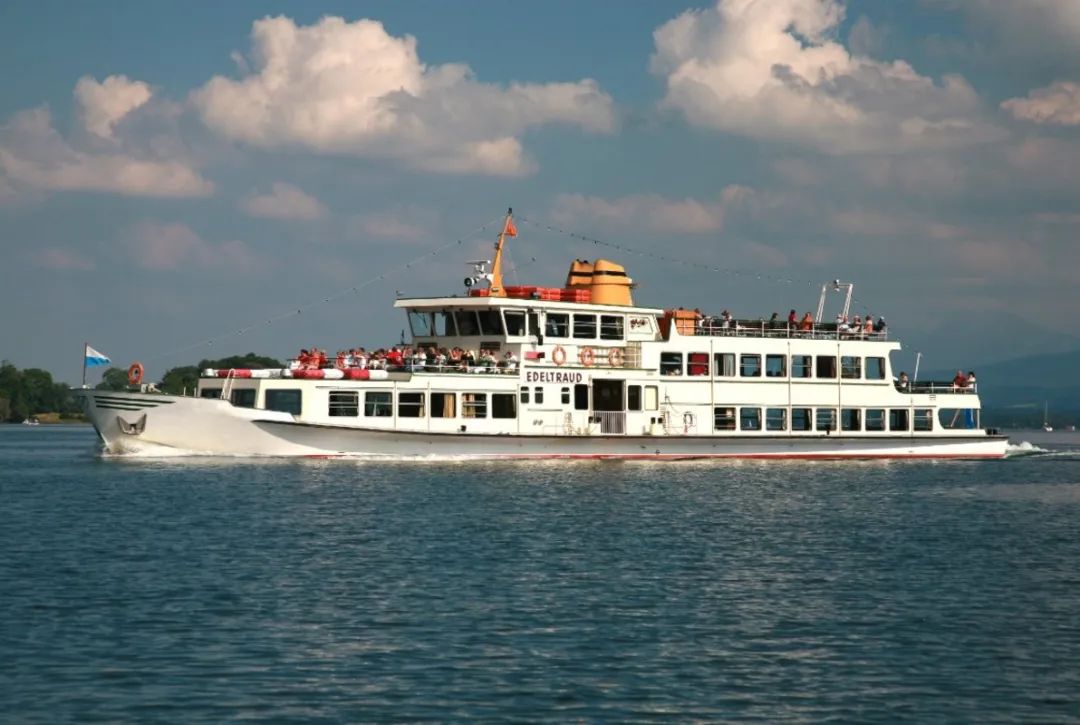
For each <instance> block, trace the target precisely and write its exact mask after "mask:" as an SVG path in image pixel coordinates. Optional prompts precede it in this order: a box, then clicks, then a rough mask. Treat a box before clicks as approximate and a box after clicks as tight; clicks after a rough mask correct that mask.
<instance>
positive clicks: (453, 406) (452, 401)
mask: <svg viewBox="0 0 1080 725" xmlns="http://www.w3.org/2000/svg"><path fill="white" fill-rule="evenodd" d="M456 416H457V393H432V394H431V417H432V418H454V417H456Z"/></svg>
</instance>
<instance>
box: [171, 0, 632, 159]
mask: <svg viewBox="0 0 1080 725" xmlns="http://www.w3.org/2000/svg"><path fill="white" fill-rule="evenodd" d="M252 44H253V52H252V58H251V66H252V69H253V70H252V72H251V73H247V74H245V75H243V77H241V78H240V79H239V80H231V79H228V78H224V77H221V76H215V77H214V78H212V79H211V80H210V81H209V82H207V83H206V84H205V85H204V86H202V87H201V88H199V89H198V90H196V91H195V92H194V93H193V94H192V98H193V101H194V103H195V105H196V107H197V108H198V109H199V112H200V113H201V115H202V118H203V121H204V122H205V123H206V124H207V126H209V127H210V128H211V129H213V130H214V131H216V132H218V133H219V134H221V135H223V136H226V137H228V138H232V139H235V140H238V141H243V142H246V143H249V144H252V145H256V146H264V147H280V146H289V145H296V146H302V147H306V148H311V149H315V150H317V151H320V152H327V153H350V154H356V155H367V156H373V157H381V158H393V159H401V160H404V161H405V162H406V163H408V164H409V165H412V166H414V167H417V168H422V169H428V170H434V171H440V172H447V173H481V174H495V175H508V176H509V175H521V174H524V173H528V172H529V171H531V170H532V168H533V163H532V162H531V161H530V160H529V159H528V158H527V156H526V154H525V152H524V150H523V148H522V145H521V142H520V140H519V138H518V137H519V136H520V135H521V134H522V133H523V132H525V131H526V130H527V129H529V128H531V127H535V126H539V125H544V124H550V123H564V124H571V125H576V126H579V127H581V128H584V129H586V130H588V131H596V132H605V131H610V130H611V129H612V127H613V126H614V122H615V120H614V110H613V103H612V100H611V98H610V97H609V96H608V95H607V94H605V93H603V92H602V91H601V90H600V89H599V87H598V86H597V84H596V83H595V82H594V81H592V80H581V81H577V82H573V83H547V84H511V85H510V86H508V87H505V88H504V87H500V86H495V85H490V84H483V83H480V82H478V81H476V80H475V79H474V78H473V76H472V72H471V71H470V70H469V68H468V67H467V66H464V65H458V64H447V65H441V66H427V65H425V64H424V63H422V62H421V60H420V58H419V56H418V55H417V50H416V39H415V38H413V37H412V36H404V37H395V36H393V35H390V34H389V33H387V32H386V30H385V28H384V27H383V25H382V24H381V23H379V22H376V21H373V20H357V21H355V22H346V21H345V20H343V19H341V18H334V17H326V18H323V19H322V20H320V21H319V22H317V23H315V24H314V25H310V26H297V25H296V23H295V22H293V20H291V19H289V18H286V17H277V18H264V19H262V20H258V21H256V22H255V23H254V25H253V27H252Z"/></svg>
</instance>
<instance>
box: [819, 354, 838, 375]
mask: <svg viewBox="0 0 1080 725" xmlns="http://www.w3.org/2000/svg"><path fill="white" fill-rule="evenodd" d="M817 376H818V377H819V378H836V355H818V356H817Z"/></svg>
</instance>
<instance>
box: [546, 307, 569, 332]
mask: <svg viewBox="0 0 1080 725" xmlns="http://www.w3.org/2000/svg"><path fill="white" fill-rule="evenodd" d="M546 320H547V323H546V324H545V326H544V327H545V329H546V332H545V333H544V334H545V335H547V336H548V337H570V315H568V314H566V313H564V312H549V313H547V317H546Z"/></svg>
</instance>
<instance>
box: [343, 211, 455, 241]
mask: <svg viewBox="0 0 1080 725" xmlns="http://www.w3.org/2000/svg"><path fill="white" fill-rule="evenodd" d="M434 226H436V219H435V216H434V215H433V214H432V213H431V212H428V211H425V210H422V209H418V208H416V207H409V208H405V209H400V210H396V211H383V212H375V213H372V214H364V215H362V216H358V217H357V218H356V219H355V220H354V222H353V227H354V232H355V233H356V234H360V235H363V236H365V237H375V238H377V239H395V240H399V241H416V240H420V239H426V238H427V237H428V235H429V234H430V232H429V230H430V229H431V228H432V227H434Z"/></svg>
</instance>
